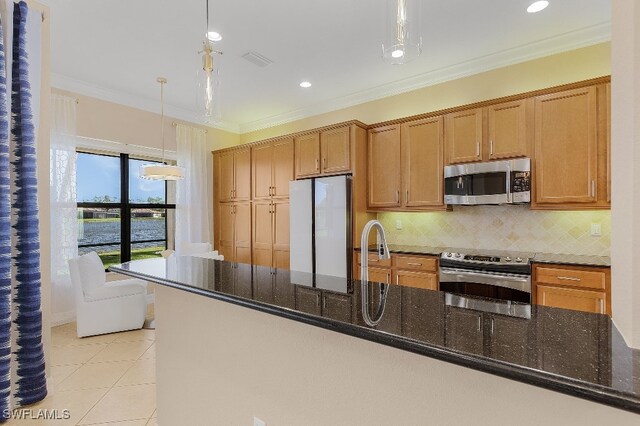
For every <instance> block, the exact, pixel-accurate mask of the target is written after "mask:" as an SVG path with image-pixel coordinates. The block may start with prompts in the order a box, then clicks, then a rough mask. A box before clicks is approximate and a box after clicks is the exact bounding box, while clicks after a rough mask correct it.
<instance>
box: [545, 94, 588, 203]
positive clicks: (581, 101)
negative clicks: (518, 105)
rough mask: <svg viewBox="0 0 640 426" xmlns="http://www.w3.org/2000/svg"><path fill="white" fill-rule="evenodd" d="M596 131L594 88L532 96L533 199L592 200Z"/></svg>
mask: <svg viewBox="0 0 640 426" xmlns="http://www.w3.org/2000/svg"><path fill="white" fill-rule="evenodd" d="M596 134H597V117H596V89H595V87H585V88H581V89H576V90H569V91H565V92H560V93H554V94H551V95H546V96H539V97H537V98H536V100H535V165H536V167H535V174H536V202H538V203H553V204H563V203H593V202H595V201H596V187H597V178H598V176H597V140H596Z"/></svg>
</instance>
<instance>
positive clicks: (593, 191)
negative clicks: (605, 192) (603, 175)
mask: <svg viewBox="0 0 640 426" xmlns="http://www.w3.org/2000/svg"><path fill="white" fill-rule="evenodd" d="M591 196H592V197H595V196H596V181H595V180H593V179H592V180H591Z"/></svg>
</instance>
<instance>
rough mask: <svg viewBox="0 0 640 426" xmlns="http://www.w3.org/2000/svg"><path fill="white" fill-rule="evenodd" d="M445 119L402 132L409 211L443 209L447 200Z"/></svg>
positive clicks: (404, 126)
mask: <svg viewBox="0 0 640 426" xmlns="http://www.w3.org/2000/svg"><path fill="white" fill-rule="evenodd" d="M443 124H444V121H443V118H442V117H433V118H427V119H424V120H417V121H412V122H409V123H404V124H402V126H401V129H400V136H401V154H402V187H403V191H402V201H403V205H404V206H405V207H422V206H440V207H442V206H443V205H444V198H443V189H444V183H443V167H444V136H443Z"/></svg>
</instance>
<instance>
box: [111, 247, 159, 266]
mask: <svg viewBox="0 0 640 426" xmlns="http://www.w3.org/2000/svg"><path fill="white" fill-rule="evenodd" d="M162 250H164V246H159V247H147V248H143V249H136V250H131V260H141V259H151V258H154V257H160V254H158V252H160V251H162ZM98 256H100V259H102V263H104V267H105V268H108V267H109V266H111V265H115V264H118V263H120V252H119V251H111V252H105V253H98Z"/></svg>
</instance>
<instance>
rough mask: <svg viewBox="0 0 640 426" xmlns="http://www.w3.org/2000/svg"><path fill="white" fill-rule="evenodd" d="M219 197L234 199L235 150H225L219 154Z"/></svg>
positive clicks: (224, 199)
mask: <svg viewBox="0 0 640 426" xmlns="http://www.w3.org/2000/svg"><path fill="white" fill-rule="evenodd" d="M217 166H218V199H219V200H220V201H231V200H232V199H233V187H234V173H233V151H227V152H223V153H221V154H220V155H219V156H218V164H217Z"/></svg>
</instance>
